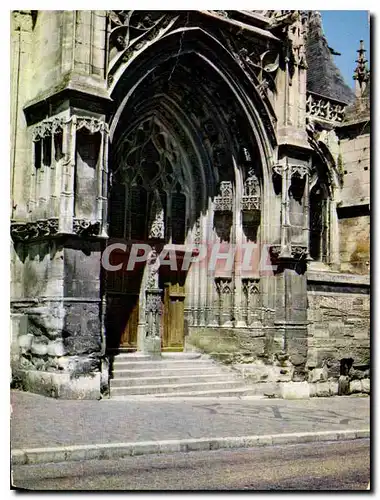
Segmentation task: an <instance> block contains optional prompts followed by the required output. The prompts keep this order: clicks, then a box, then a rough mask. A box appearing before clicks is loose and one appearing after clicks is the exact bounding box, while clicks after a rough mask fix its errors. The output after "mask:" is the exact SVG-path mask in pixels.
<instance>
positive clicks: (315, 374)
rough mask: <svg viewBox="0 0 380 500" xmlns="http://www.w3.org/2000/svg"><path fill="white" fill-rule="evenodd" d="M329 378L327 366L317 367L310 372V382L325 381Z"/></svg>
mask: <svg viewBox="0 0 380 500" xmlns="http://www.w3.org/2000/svg"><path fill="white" fill-rule="evenodd" d="M327 378H328V369H327V367H326V366H324V367H323V368H315V369H314V370H312V371H311V372H309V382H310V383H315V382H320V381H321V382H323V381H326V380H327Z"/></svg>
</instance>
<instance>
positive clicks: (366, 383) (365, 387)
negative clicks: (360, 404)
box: [361, 378, 371, 394]
mask: <svg viewBox="0 0 380 500" xmlns="http://www.w3.org/2000/svg"><path fill="white" fill-rule="evenodd" d="M361 385H362V391H363V392H364V393H366V394H370V392H371V380H370V379H369V378H364V379H363V380H362V381H361Z"/></svg>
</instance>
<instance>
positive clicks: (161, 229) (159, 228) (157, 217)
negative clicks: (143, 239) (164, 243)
mask: <svg viewBox="0 0 380 500" xmlns="http://www.w3.org/2000/svg"><path fill="white" fill-rule="evenodd" d="M164 237H165V216H164V209H163V207H162V203H161V199H160V197H159V195H158V194H157V193H155V196H154V200H153V203H152V207H151V211H150V217H149V234H148V238H158V239H163V238H164Z"/></svg>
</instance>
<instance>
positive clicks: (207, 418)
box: [11, 391, 370, 448]
mask: <svg viewBox="0 0 380 500" xmlns="http://www.w3.org/2000/svg"><path fill="white" fill-rule="evenodd" d="M11 401H12V410H13V412H12V425H11V439H12V448H42V447H55V446H65V445H81V444H85V445H86V444H101V443H104V444H108V443H118V442H119V443H120V442H121V443H125V442H129V441H133V442H135V441H153V440H166V439H188V438H203V437H227V436H247V435H262V434H281V433H294V432H318V431H334V430H339V431H340V430H345V429H348V430H350V429H367V428H369V416H370V411H369V408H370V398H368V397H343V396H342V397H335V398H312V399H308V400H294V401H292V400H283V399H261V400H245V401H244V400H243V401H242V400H239V399H235V398H231V399H229V400H218V399H214V400H212V399H208V398H204V400H200V399H198V400H196V401H175V402H174V401H161V400H160V401H113V400H102V401H79V400H73V401H66V400H57V399H52V398H46V397H44V396H40V395H37V394H30V393H23V392H18V391H12V394H11Z"/></svg>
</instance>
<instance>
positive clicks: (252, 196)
mask: <svg viewBox="0 0 380 500" xmlns="http://www.w3.org/2000/svg"><path fill="white" fill-rule="evenodd" d="M242 210H260V182H259V179H258V178H257V176H256V173H255V171H254V170H253V169H250V170H249V172H248V177H247V179H246V181H245V183H244V194H243V198H242Z"/></svg>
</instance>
